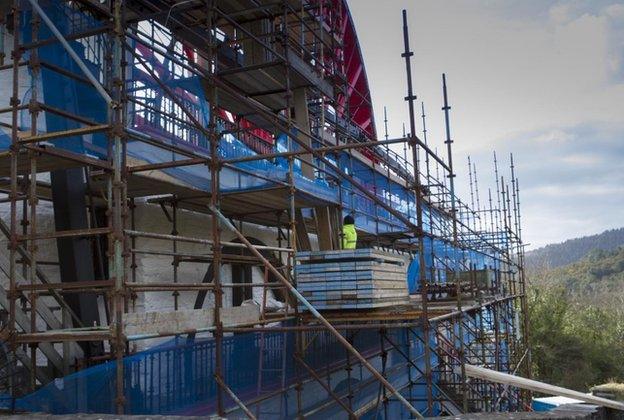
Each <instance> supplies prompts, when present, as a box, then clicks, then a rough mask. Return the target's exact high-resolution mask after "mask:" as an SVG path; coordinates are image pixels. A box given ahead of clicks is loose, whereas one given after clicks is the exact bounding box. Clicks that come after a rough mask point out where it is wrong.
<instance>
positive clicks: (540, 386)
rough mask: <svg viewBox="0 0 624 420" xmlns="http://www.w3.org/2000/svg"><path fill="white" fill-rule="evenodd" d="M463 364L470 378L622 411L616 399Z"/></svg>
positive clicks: (622, 405) (620, 404) (622, 408)
mask: <svg viewBox="0 0 624 420" xmlns="http://www.w3.org/2000/svg"><path fill="white" fill-rule="evenodd" d="M465 366H466V375H467V376H470V377H472V378H479V379H485V380H487V381H492V382H497V383H499V384H506V385H512V386H515V387H518V388H522V389H528V390H530V391H534V392H540V393H542V394H549V395H558V396H562V397H569V398H574V399H577V400H581V401H584V402H586V403H589V404H596V405H601V406H604V407H609V408H614V409H616V410H622V411H624V404H622V403H619V402H617V401H613V400H608V399H606V398H600V397H595V396H593V395H591V394H583V393H582V392H578V391H573V390H571V389H567V388H562V387H560V386H554V385H549V384H546V383H544V382H539V381H534V380H532V379H526V378H522V377H520V376H515V375H510V374H508V373H503V372H497V371H495V370H491V369H486V368H482V367H479V366H474V365H465Z"/></svg>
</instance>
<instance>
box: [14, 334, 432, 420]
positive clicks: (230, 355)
mask: <svg viewBox="0 0 624 420" xmlns="http://www.w3.org/2000/svg"><path fill="white" fill-rule="evenodd" d="M343 333H345V334H346V332H343ZM416 333H417V334H420V332H416ZM304 334H306V335H308V337H306V338H305V339H306V342H308V343H309V346H310V347H309V348H308V349H307V351H306V352H305V361H306V363H307V364H308V365H309V366H311V367H312V368H313V369H315V370H317V371H318V372H323V375H324V377H326V378H327V379H328V380H329V385H330V386H331V387H332V388H333V389H334V391H335V392H338V393H342V392H346V390H347V388H346V386H347V384H346V383H345V378H346V376H345V375H346V371H345V370H344V367H343V364H344V361H345V358H346V357H347V355H346V351H345V349H344V347H343V346H342V344H340V343H339V342H337V340H336V339H335V338H334V337H333V336H332V335H331V334H329V333H327V332H322V333H320V334H319V333H318V332H311V333H304ZM387 334H388V338H389V339H390V340H391V341H392V342H393V343H395V345H396V346H397V347H398V348H399V349H400V351H401V352H403V354H409V356H410V358H411V360H412V361H413V363H414V364H415V365H416V367H417V368H418V369H420V370H421V371H424V369H425V364H424V357H423V355H424V345H423V344H422V342H421V341H420V340H419V339H417V338H416V337H415V336H414V335H413V334H409V333H407V331H406V330H392V331H388V332H387ZM294 340H295V334H294V333H279V332H278V333H264V334H263V333H247V334H237V335H235V336H232V337H226V338H225V339H224V345H223V375H224V380H225V382H226V383H227V384H228V386H229V387H230V388H231V389H232V390H233V391H234V392H235V393H236V394H237V395H238V396H239V398H241V399H243V400H245V401H247V400H251V399H253V398H256V397H258V396H261V395H266V394H268V393H270V392H272V391H275V390H276V389H279V388H281V387H282V375H283V376H284V385H285V386H287V387H288V386H290V385H293V384H295V383H296V381H297V377H298V375H299V374H302V380H303V381H304V390H306V392H305V393H304V394H303V400H302V405H303V409H304V410H310V409H313V408H315V407H318V406H320V405H322V404H324V403H326V402H327V401H328V399H330V398H331V397H328V396H327V393H326V391H324V390H323V389H322V388H321V386H320V385H319V384H318V383H316V382H315V381H314V380H311V378H310V376H309V375H307V373H306V372H304V371H301V370H300V369H299V368H300V366H298V365H297V363H295V361H294V359H293V357H294V356H293V355H294V351H295V345H294V342H295V341H294ZM380 340H381V337H380V336H379V332H378V331H375V330H362V331H360V332H359V333H358V334H355V335H353V345H354V346H355V347H356V348H357V349H358V351H360V352H361V353H362V354H364V355H368V356H369V357H370V358H371V359H370V361H371V363H373V365H375V366H376V367H377V368H380V358H379V357H378V354H379V353H378V352H379V350H380V349H379V345H380ZM214 344H215V343H214V340H213V339H210V338H209V339H196V340H192V339H186V338H184V337H179V338H176V339H173V340H170V341H167V342H165V343H164V344H162V345H160V346H157V347H155V348H153V349H150V350H147V351H143V352H140V353H137V354H135V355H133V356H129V357H126V358H124V360H123V363H124V387H125V388H124V389H125V398H126V406H125V412H126V414H179V415H200V416H206V415H209V414H212V413H214V412H215V410H216V406H215V401H216V392H217V386H218V385H217V384H216V382H215V381H214V379H213V375H214V374H215V345H214ZM433 344H434V342H433V341H432V343H431V345H433ZM261 349H264V350H263V351H262V350H261ZM386 350H387V359H386V372H387V377H388V379H391V380H392V381H393V382H394V383H396V384H404V383H408V381H409V379H408V378H409V377H410V375H411V379H412V380H413V381H414V383H415V384H416V385H414V386H412V387H406V388H405V390H404V391H403V394H404V396H405V397H408V398H411V399H420V400H421V401H420V402H416V403H415V405H416V407H417V408H419V409H421V410H424V409H425V407H426V403H425V402H423V400H424V398H423V397H424V396H426V386H425V384H424V383H422V381H418V380H417V378H419V377H420V373H419V372H418V370H417V369H416V368H415V367H412V366H410V367H409V368H406V362H405V358H404V356H403V355H401V353H399V352H398V351H397V350H395V349H394V348H393V347H390V346H386ZM261 360H262V366H261V364H260V363H261V362H260V361H261ZM284 361H285V363H284ZM352 363H353V359H352ZM356 365H357V364H356ZM436 365H437V360H436V359H435V357H434V359H433V360H432V366H434V367H435V366H436ZM408 369H409V370H410V372H408ZM298 372H299V373H298ZM260 375H261V376H260ZM115 377H116V364H115V362H114V361H113V362H108V363H104V364H101V365H98V366H94V367H91V368H87V369H84V370H82V371H80V372H78V373H75V374H72V375H68V376H66V377H64V378H59V379H56V380H55V381H53V382H51V383H49V384H48V385H46V386H44V387H43V388H41V389H40V390H38V391H37V392H34V393H32V394H30V395H26V396H24V397H22V398H19V399H18V400H17V401H16V408H17V409H21V410H27V411H30V412H47V413H52V414H72V413H114V412H115V410H116V406H115V397H116V393H115ZM259 384H260V385H259ZM350 386H351V388H352V390H354V395H355V397H354V400H353V404H354V406H355V407H358V406H361V405H363V404H364V403H366V402H369V401H370V400H371V399H373V398H375V397H376V396H377V394H378V391H379V384H378V382H377V381H375V380H371V375H370V372H368V371H367V370H366V369H360V368H358V369H354V370H353V371H352V372H351V385H350ZM434 396H435V393H434ZM225 402H226V407H235V404H234V402H233V401H231V400H230V399H228V398H226V399H225ZM280 406H281V408H280ZM436 407H437V406H436ZM278 408H280V410H281V412H279V411H278ZM261 411H262V412H263V413H265V414H264V415H263V416H262V417H263V418H283V417H292V416H294V415H296V412H297V398H296V395H295V392H294V390H293V389H292V388H290V390H288V391H286V392H285V393H283V394H280V395H277V396H275V397H273V398H268V399H267V400H266V402H264V403H263V404H262V410H261ZM340 411H341V409H340V407H337V406H336V405H330V406H329V407H328V408H327V409H325V410H321V411H320V412H319V413H317V415H316V417H317V418H325V417H327V416H331V415H338V414H339V413H340ZM382 411H383V410H382ZM437 411H438V408H435V412H437ZM278 412H279V414H278ZM270 413H273V414H270ZM368 415H370V413H369V414H368ZM313 417H314V416H313ZM369 418H378V417H369ZM387 418H393V419H394V418H409V413H408V412H407V411H406V410H405V408H404V407H403V406H402V405H401V404H400V403H398V402H396V401H393V402H392V403H391V404H390V405H389V416H388V417H387Z"/></svg>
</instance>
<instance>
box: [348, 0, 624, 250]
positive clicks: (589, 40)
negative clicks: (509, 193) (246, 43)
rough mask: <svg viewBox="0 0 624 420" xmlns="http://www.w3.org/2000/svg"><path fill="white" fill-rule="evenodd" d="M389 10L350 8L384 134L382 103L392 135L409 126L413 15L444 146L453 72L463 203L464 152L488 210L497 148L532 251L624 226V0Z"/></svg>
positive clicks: (354, 0) (427, 1) (356, 0)
mask: <svg viewBox="0 0 624 420" xmlns="http://www.w3.org/2000/svg"><path fill="white" fill-rule="evenodd" d="M380 3H381V2H379V1H375V0H349V5H350V9H351V13H352V15H353V19H354V21H355V24H356V27H357V29H358V36H359V40H360V45H361V48H362V52H363V55H364V60H365V62H366V70H367V73H368V79H369V84H370V87H371V91H372V98H373V104H374V107H375V115H376V120H377V121H376V122H377V128H378V132H379V133H378V134H379V135H380V136H381V135H383V132H382V128H383V107H384V105H385V106H387V108H388V116H389V120H390V121H389V126H390V136H391V137H392V136H399V135H400V134H401V129H402V128H401V127H402V123H403V122H407V107H406V104H405V102H404V101H403V97H404V96H405V92H406V88H405V74H404V64H403V62H402V61H401V60H402V59H401V57H400V54H401V52H402V49H403V43H402V23H401V10H402V9H404V8H405V9H407V11H408V18H409V25H410V38H411V44H412V50H413V51H414V53H415V55H414V60H413V63H412V66H413V74H414V83H415V90H416V93H417V95H418V97H419V100H423V101H424V102H425V107H426V109H427V114H428V118H427V124H428V129H429V135H430V140H431V142H432V143H433V145H434V146H438V147H442V145H443V143H442V141H443V138H442V136H443V115H442V111H441V110H440V108H441V105H442V95H441V74H442V72H446V74H447V82H448V84H449V99H450V102H451V106H452V110H451V122H452V128H451V131H452V137H453V139H454V140H455V144H454V146H455V154H454V160H455V165H456V169H457V172H458V176H459V178H458V180H459V184H460V187H461V188H460V189H459V191H460V194H461V195H462V197H464V198H468V196H469V193H468V177H467V164H466V157H467V155H471V157H472V159H473V161H475V162H476V164H477V170H478V173H479V185H480V190H481V194H482V201H483V199H484V197H485V194H486V193H487V188H488V187H492V186H493V183H494V176H493V173H492V151H493V150H496V151H497V153H498V154H499V157H500V158H501V161H502V163H503V164H505V165H508V159H509V158H508V156H509V153H511V152H513V153H514V158H515V161H516V164H517V175H518V177H519V179H520V186H521V189H522V191H521V197H522V215H523V227H524V234H525V238H524V239H525V242H528V243H530V244H531V245H530V247H531V248H534V247H537V246H542V245H545V244H547V243H552V242H560V241H562V240H565V239H568V238H573V237H577V236H582V235H588V234H592V233H597V232H601V231H603V230H605V229H610V228H616V227H622V226H624V1H613V0H610V1H603V0H596V1H576V0H569V1H535V0H524V1H520V0H518V1H513V0H509V1H502V0H480V1H479V0H471V1H468V0H465V1H459V0H447V1H443V2H440V1H433V0H418V1H415V0H386V1H384V2H383V7H379V4H380ZM504 175H506V176H507V173H505V174H504Z"/></svg>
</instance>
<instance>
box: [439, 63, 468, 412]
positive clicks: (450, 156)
mask: <svg viewBox="0 0 624 420" xmlns="http://www.w3.org/2000/svg"><path fill="white" fill-rule="evenodd" d="M442 93H443V96H444V106H443V107H442V110H443V111H444V126H445V129H446V130H445V131H446V140H445V141H444V143H445V144H446V151H447V159H448V166H449V174H448V179H449V185H450V200H451V217H452V224H453V225H452V235H453V242H452V244H453V247H454V249H453V260H455V261H454V266H453V268H452V270H451V273H452V275H453V277H454V278H453V280H454V281H455V286H456V293H457V311H459V312H460V313H461V312H462V311H463V309H462V294H463V287H462V281H461V277H460V276H458V275H457V271H458V267H457V264H458V262H457V256H456V255H457V252H458V251H459V250H460V249H461V246H460V244H459V240H458V230H457V208H456V203H455V173H454V172H453V150H452V144H453V140H452V139H451V122H450V118H449V111H450V110H451V107H450V106H449V103H448V94H447V88H446V74H442ZM457 335H458V337H459V348H460V350H459V361H460V369H461V380H462V398H463V402H462V403H463V407H464V411H465V412H468V385H467V382H466V371H465V357H466V355H465V354H464V326H463V319H462V317H461V316H460V318H459V322H458V324H457Z"/></svg>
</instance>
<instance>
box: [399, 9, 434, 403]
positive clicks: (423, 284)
mask: <svg viewBox="0 0 624 420" xmlns="http://www.w3.org/2000/svg"><path fill="white" fill-rule="evenodd" d="M403 43H404V47H405V51H404V52H403V54H401V57H403V58H405V72H406V76H407V96H406V97H405V100H406V101H407V104H408V107H409V123H410V140H409V144H410V146H411V148H412V163H413V168H414V187H413V188H414V198H415V200H416V229H415V232H414V234H415V235H416V237H417V238H418V263H419V273H418V275H419V277H420V296H421V300H422V311H421V313H422V323H423V341H424V342H425V346H424V348H425V381H426V384H427V411H428V413H429V414H430V415H432V410H433V395H432V384H431V380H432V378H431V350H430V349H429V330H430V325H429V314H428V311H427V307H428V305H427V299H428V287H427V286H428V282H427V278H426V277H427V272H426V267H425V241H424V232H423V204H422V194H423V191H422V186H421V184H420V170H419V168H418V142H417V141H416V118H415V114H414V101H415V100H416V95H414V89H413V86H412V63H411V57H412V56H413V55H414V53H413V52H412V51H410V45H409V31H408V27H407V11H406V10H405V9H403Z"/></svg>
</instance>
